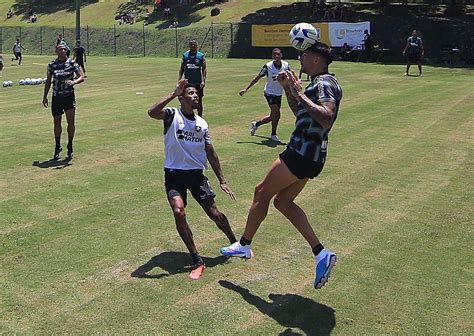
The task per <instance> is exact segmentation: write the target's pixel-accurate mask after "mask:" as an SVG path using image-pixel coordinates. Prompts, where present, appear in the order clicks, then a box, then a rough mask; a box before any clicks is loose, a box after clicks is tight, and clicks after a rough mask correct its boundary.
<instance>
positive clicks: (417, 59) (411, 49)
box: [403, 30, 425, 76]
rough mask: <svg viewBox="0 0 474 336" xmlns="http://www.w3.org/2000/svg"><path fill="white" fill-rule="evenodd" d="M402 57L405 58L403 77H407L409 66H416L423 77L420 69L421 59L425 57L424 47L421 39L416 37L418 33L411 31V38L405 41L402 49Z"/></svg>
mask: <svg viewBox="0 0 474 336" xmlns="http://www.w3.org/2000/svg"><path fill="white" fill-rule="evenodd" d="M403 55H406V57H407V69H406V72H405V73H404V74H403V76H409V75H410V74H409V71H410V65H412V64H414V63H416V64H418V72H419V75H420V76H423V72H422V69H421V59H422V58H423V56H424V55H425V47H424V46H423V41H422V40H421V37H419V36H418V32H417V31H416V30H413V31H412V33H411V36H410V37H409V38H408V39H407V44H406V45H405V49H403Z"/></svg>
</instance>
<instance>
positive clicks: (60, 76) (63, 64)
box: [43, 44, 84, 160]
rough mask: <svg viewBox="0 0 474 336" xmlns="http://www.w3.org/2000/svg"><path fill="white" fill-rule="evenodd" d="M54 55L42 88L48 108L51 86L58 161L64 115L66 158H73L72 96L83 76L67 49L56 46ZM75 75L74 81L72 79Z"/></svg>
mask: <svg viewBox="0 0 474 336" xmlns="http://www.w3.org/2000/svg"><path fill="white" fill-rule="evenodd" d="M56 55H57V56H58V57H57V58H56V59H55V60H54V61H52V62H51V63H49V64H48V68H47V79H46V83H45V86H44V95H43V106H44V107H45V108H46V107H48V92H49V89H50V87H51V83H52V84H53V98H52V101H51V113H52V115H53V124H54V138H55V147H54V155H53V158H54V159H56V160H57V159H59V154H60V153H61V151H62V148H61V133H62V126H61V120H62V115H63V114H64V113H66V120H67V133H68V143H67V158H68V159H72V157H73V153H74V151H73V140H74V133H75V131H76V125H75V114H76V97H75V94H74V86H75V85H77V84H80V83H82V82H83V81H84V74H83V73H82V71H81V68H80V66H79V64H77V63H76V62H74V61H73V60H72V59H70V58H67V49H66V47H65V46H64V45H62V44H59V45H57V46H56ZM74 75H76V77H77V78H76V79H74Z"/></svg>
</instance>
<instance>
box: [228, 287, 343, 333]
mask: <svg viewBox="0 0 474 336" xmlns="http://www.w3.org/2000/svg"><path fill="white" fill-rule="evenodd" d="M219 284H220V285H221V286H222V287H224V288H228V289H230V290H233V291H235V292H237V293H239V294H240V295H241V296H242V298H243V299H244V300H245V301H247V302H248V303H250V304H251V305H253V306H255V308H257V309H258V310H259V311H261V312H262V313H263V314H265V315H267V316H269V317H271V318H272V319H274V320H275V321H276V322H278V323H279V324H280V325H282V326H283V327H285V328H286V329H285V330H284V331H282V332H281V333H280V335H300V333H298V332H297V331H293V330H292V328H297V329H300V330H301V331H303V333H304V334H305V335H330V334H331V331H332V330H333V329H334V327H335V326H336V317H335V315H334V309H332V308H331V307H328V306H326V305H323V304H320V303H317V302H315V301H313V300H311V299H308V298H305V297H303V296H300V295H296V294H273V293H270V294H269V295H268V297H269V299H270V300H271V301H269V302H268V301H266V300H264V299H262V298H261V297H259V296H257V295H254V294H252V293H250V291H249V290H248V289H246V288H243V287H240V286H238V285H235V284H233V283H232V282H229V281H226V280H219Z"/></svg>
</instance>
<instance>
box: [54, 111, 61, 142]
mask: <svg viewBox="0 0 474 336" xmlns="http://www.w3.org/2000/svg"><path fill="white" fill-rule="evenodd" d="M61 119H62V115H58V116H53V125H54V137H55V138H57V137H60V136H61V133H62V131H63V129H62V126H61Z"/></svg>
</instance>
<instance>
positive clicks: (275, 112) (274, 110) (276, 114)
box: [270, 104, 280, 135]
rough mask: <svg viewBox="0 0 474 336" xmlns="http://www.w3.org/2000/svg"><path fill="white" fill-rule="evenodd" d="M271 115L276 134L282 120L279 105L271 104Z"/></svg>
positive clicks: (274, 133) (273, 133)
mask: <svg viewBox="0 0 474 336" xmlns="http://www.w3.org/2000/svg"><path fill="white" fill-rule="evenodd" d="M270 115H271V119H272V135H276V134H277V127H278V122H279V121H280V108H279V107H278V105H275V104H273V105H271V106H270Z"/></svg>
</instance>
